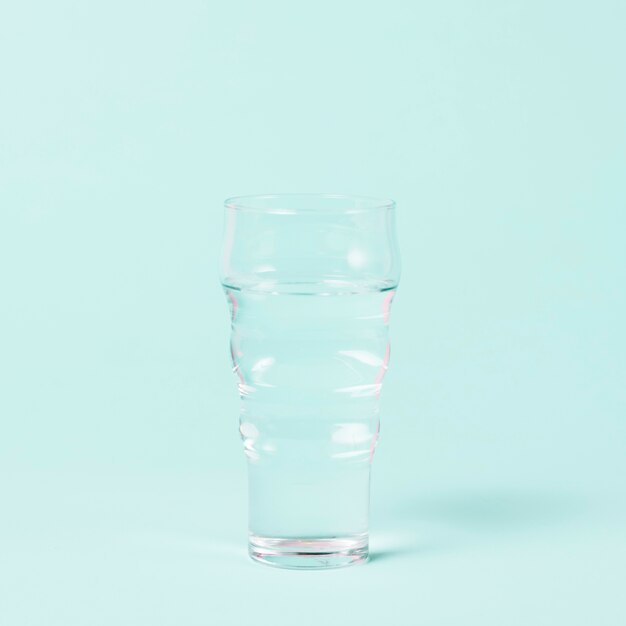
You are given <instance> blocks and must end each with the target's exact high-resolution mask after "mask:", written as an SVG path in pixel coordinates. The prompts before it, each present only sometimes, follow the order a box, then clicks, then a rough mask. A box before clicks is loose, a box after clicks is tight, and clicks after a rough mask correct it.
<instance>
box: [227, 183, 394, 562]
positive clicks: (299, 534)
mask: <svg viewBox="0 0 626 626" xmlns="http://www.w3.org/2000/svg"><path fill="white" fill-rule="evenodd" d="M394 206H395V205H394V203H393V202H392V201H390V200H376V199H372V198H364V197H352V196H341V195H324V194H291V195H287V194H285V195H264V196H249V197H239V198H231V199H229V200H227V201H226V203H225V209H226V216H225V230H224V240H223V251H222V257H221V266H220V274H221V280H222V284H223V286H224V291H225V293H226V297H227V300H228V303H229V305H230V315H231V319H232V335H231V354H232V361H233V370H234V372H235V375H236V377H237V383H238V388H239V394H240V396H241V413H240V426H239V429H240V432H241V437H242V439H243V445H244V450H245V454H246V456H247V459H248V476H249V533H250V534H249V550H250V556H251V557H252V558H253V559H255V560H257V561H261V562H263V563H267V564H270V565H275V566H279V567H289V568H330V567H339V566H343V565H350V564H352V563H359V562H364V561H366V560H367V558H368V512H369V484H370V467H371V462H372V456H373V454H374V448H375V447H376V442H377V439H378V428H379V395H380V391H381V385H382V381H383V377H384V375H385V371H386V370H387V366H388V363H389V340H388V325H389V310H390V307H391V301H392V300H393V297H394V294H395V291H396V287H397V285H398V279H399V276H400V261H399V255H398V248H397V244H396V236H395V226H394V218H395V216H394V213H395V208H394Z"/></svg>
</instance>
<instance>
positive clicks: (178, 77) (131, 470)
mask: <svg viewBox="0 0 626 626" xmlns="http://www.w3.org/2000/svg"><path fill="white" fill-rule="evenodd" d="M625 30H626V5H625V4H624V3H623V2H620V1H613V2H611V1H609V0H599V1H596V2H591V1H585V0H579V1H574V2H565V1H556V0H552V1H538V0H537V1H530V2H522V1H518V2H516V1H512V0H499V1H496V0H493V1H487V0H485V1H473V0H472V1H463V0H456V1H455V0H443V1H438V2H429V3H426V2H409V1H406V2H399V1H396V0H389V1H387V2H374V1H372V2H368V1H360V2H356V1H353V2H342V1H337V0H334V1H332V2H331V1H326V0H320V1H317V2H287V1H285V2H276V1H267V2H239V1H223V2H213V1H210V0H204V1H199V0H198V1H190V0H180V1H178V2H173V1H172V2H148V1H133V0H131V1H124V2H119V1H113V0H109V1H107V2H99V1H92V2H70V1H67V0H59V1H58V2H28V1H26V2H5V3H3V4H2V6H1V7H0V621H1V622H2V623H3V624H7V626H40V625H41V626H100V625H102V626H113V625H115V626H127V625H128V626H139V625H142V626H143V625H145V626H181V625H185V626H200V625H211V626H212V625H215V626H218V625H219V626H230V625H233V626H241V625H242V624H249V623H250V624H251V623H255V624H262V625H266V624H267V625H269V624H277V625H283V624H284V625H287V624H289V625H293V624H303V625H310V624H339V623H341V624H355V625H356V624H359V625H361V624H363V625H369V624H392V625H394V626H396V625H398V626H404V625H410V626H413V625H416V624H424V625H428V626H435V625H442V626H461V625H462V626H473V625H476V626H502V625H506V626H518V625H519V626H528V625H529V624H533V626H544V625H545V626H555V625H557V626H560V625H564V626H565V625H566V626H578V625H580V626H589V624H593V625H594V626H603V625H610V626H615V625H616V624H619V623H623V622H624V620H626V615H625V613H626V611H625V609H624V606H625V605H624V602H623V598H622V599H621V600H620V599H619V597H618V596H619V594H620V593H623V579H624V576H625V574H626V572H625V567H624V563H625V559H626V541H625V538H624V533H623V529H624V526H625V523H626V504H625V502H626V498H625V496H626V490H625V480H624V475H625V473H626V462H625V449H626V428H625V415H626V364H625V361H626V357H625V355H626V331H625V328H624V327H625V319H626V252H625V250H626V244H625V238H626V235H625V229H626V218H625V211H626V189H625V171H626V115H625V111H626V87H625V81H624V62H625V60H626V38H625V37H624V32H625ZM281 191H282V192H293V191H302V192H318V191H319V192H336V193H358V194H367V195H376V196H390V197H393V198H394V199H395V200H396V201H397V203H398V226H399V236H400V245H401V249H402V254H403V276H402V280H401V285H400V290H399V293H398V297H397V299H396V301H395V303H394V310H393V314H392V324H391V326H392V362H391V369H390V372H389V375H388V378H387V379H386V387H385V390H384V393H383V414H382V432H381V441H380V444H379V448H378V451H377V453H376V456H375V459H374V474H373V496H372V549H373V559H372V561H371V562H370V563H369V564H368V565H366V566H364V567H359V568H348V569H345V570H338V571H331V572H291V571H280V570H272V569H270V568H266V567H265V568H264V567H262V566H259V565H256V564H254V563H252V562H250V561H249V560H248V559H247V556H246V552H245V547H246V477H245V471H246V466H245V460H244V455H243V451H242V446H241V442H240V440H239V436H238V432H237V417H238V415H237V412H238V398H237V394H236V391H235V385H234V380H233V377H232V374H231V372H230V362H229V354H228V334H229V323H228V315H227V307H226V303H225V301H224V299H223V296H222V293H221V290H220V287H219V284H218V277H217V256H218V248H219V242H220V239H221V231H222V200H223V199H224V198H225V197H227V196H229V195H235V194H247V193H271V192H281Z"/></svg>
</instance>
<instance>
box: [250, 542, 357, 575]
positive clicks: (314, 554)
mask: <svg viewBox="0 0 626 626" xmlns="http://www.w3.org/2000/svg"><path fill="white" fill-rule="evenodd" d="M249 552H250V556H251V557H252V559H254V560H255V561H258V562H259V563H265V564H266V565H272V566H274V567H282V568H287V569H330V568H334V567H346V566H347V565H355V564H357V563H365V562H366V561H367V559H368V555H369V548H368V535H367V533H364V534H360V535H353V536H350V537H325V538H309V537H306V538H300V539H280V538H276V537H259V536H258V535H253V534H250V540H249Z"/></svg>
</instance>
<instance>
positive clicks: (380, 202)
mask: <svg viewBox="0 0 626 626" xmlns="http://www.w3.org/2000/svg"><path fill="white" fill-rule="evenodd" d="M272 200H276V204H275V206H273V203H272V202H271V201H272ZM289 200H292V201H295V202H289ZM298 200H300V201H301V202H302V201H303V200H308V201H311V200H320V206H315V207H303V206H298ZM328 200H331V201H333V200H334V201H343V202H344V203H345V204H346V206H328V205H326V206H325V205H324V204H325V203H324V201H328ZM395 206H396V203H395V202H394V201H393V200H391V199H388V198H375V197H372V196H361V195H351V194H341V193H268V194H257V195H255V194H253V195H246V196H233V197H231V198H227V199H226V200H224V207H225V208H226V209H231V210H233V211H245V212H255V213H269V214H282V215H295V214H299V213H308V214H314V213H336V214H340V215H345V214H348V213H369V212H372V211H385V210H391V209H394V208H395Z"/></svg>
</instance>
